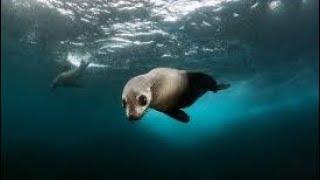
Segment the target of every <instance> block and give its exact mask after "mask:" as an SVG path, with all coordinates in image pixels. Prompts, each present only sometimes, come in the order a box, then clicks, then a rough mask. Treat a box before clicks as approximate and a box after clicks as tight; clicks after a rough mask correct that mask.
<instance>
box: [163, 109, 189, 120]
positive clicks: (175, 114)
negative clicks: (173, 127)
mask: <svg viewBox="0 0 320 180" xmlns="http://www.w3.org/2000/svg"><path fill="white" fill-rule="evenodd" d="M164 113H165V114H166V115H168V116H170V117H172V118H174V119H175V120H178V121H180V122H183V123H187V122H189V120H190V118H189V116H188V114H187V113H185V112H184V111H182V110H180V109H177V110H173V111H167V112H164Z"/></svg>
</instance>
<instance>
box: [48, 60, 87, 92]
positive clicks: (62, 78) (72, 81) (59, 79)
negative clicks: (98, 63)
mask: <svg viewBox="0 0 320 180" xmlns="http://www.w3.org/2000/svg"><path fill="white" fill-rule="evenodd" d="M89 64H90V62H86V61H81V62H80V66H79V67H77V68H74V69H70V70H67V71H64V72H62V73H60V74H59V75H57V76H56V77H55V79H54V80H53V81H52V84H51V86H50V87H51V90H54V89H56V88H57V87H62V86H69V87H82V86H81V85H80V84H79V82H78V80H79V79H80V78H81V77H82V75H83V73H84V72H85V70H86V69H87V67H88V66H89Z"/></svg>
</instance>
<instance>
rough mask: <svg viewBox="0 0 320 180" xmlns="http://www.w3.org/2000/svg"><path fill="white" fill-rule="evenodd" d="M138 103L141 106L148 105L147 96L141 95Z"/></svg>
mask: <svg viewBox="0 0 320 180" xmlns="http://www.w3.org/2000/svg"><path fill="white" fill-rule="evenodd" d="M138 103H139V105H140V106H145V105H147V97H146V96H145V95H141V96H139V98H138Z"/></svg>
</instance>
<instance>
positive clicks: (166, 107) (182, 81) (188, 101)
mask: <svg viewBox="0 0 320 180" xmlns="http://www.w3.org/2000/svg"><path fill="white" fill-rule="evenodd" d="M229 86H230V85H229V84H223V83H221V84H218V83H217V82H216V80H215V79H214V78H213V77H211V76H209V75H207V74H205V73H202V72H191V71H186V70H179V69H172V68H161V67H159V68H155V69H152V70H151V71H149V72H148V73H146V74H142V75H138V76H136V77H133V78H132V79H130V80H129V81H128V82H127V83H126V85H125V86H124V89H123V92H122V106H123V108H125V109H126V116H127V118H128V119H129V120H131V121H133V120H139V119H141V117H142V116H143V114H144V112H145V111H146V110H147V109H148V108H152V109H155V110H157V111H160V112H162V113H164V114H166V115H168V116H170V117H172V118H173V119H176V120H178V121H181V122H188V121H189V119H190V118H189V116H188V115H187V114H186V113H185V112H184V111H183V110H181V108H185V107H188V106H191V105H192V104H193V103H194V102H195V101H196V100H197V99H198V98H199V97H200V96H202V95H203V94H204V93H206V92H207V91H212V92H218V91H219V90H223V89H226V88H228V87H229Z"/></svg>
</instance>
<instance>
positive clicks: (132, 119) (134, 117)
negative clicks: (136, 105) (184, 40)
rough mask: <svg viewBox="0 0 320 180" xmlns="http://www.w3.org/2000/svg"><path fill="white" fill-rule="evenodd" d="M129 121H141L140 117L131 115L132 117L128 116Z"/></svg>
mask: <svg viewBox="0 0 320 180" xmlns="http://www.w3.org/2000/svg"><path fill="white" fill-rule="evenodd" d="M128 119H129V121H136V120H139V117H138V116H135V115H133V114H130V115H129V116H128Z"/></svg>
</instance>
